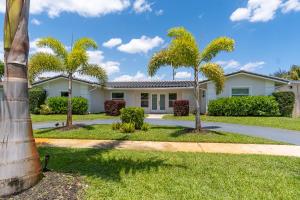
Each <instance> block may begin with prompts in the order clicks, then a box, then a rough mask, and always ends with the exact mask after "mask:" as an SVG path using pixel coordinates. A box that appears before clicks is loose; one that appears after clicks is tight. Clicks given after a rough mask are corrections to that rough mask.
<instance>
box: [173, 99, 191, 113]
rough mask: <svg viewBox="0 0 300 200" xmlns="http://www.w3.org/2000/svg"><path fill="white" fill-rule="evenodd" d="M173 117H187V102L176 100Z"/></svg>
mask: <svg viewBox="0 0 300 200" xmlns="http://www.w3.org/2000/svg"><path fill="white" fill-rule="evenodd" d="M173 110H174V116H188V115H189V110H190V108H189V101H188V100H176V101H175V102H174V108H173Z"/></svg>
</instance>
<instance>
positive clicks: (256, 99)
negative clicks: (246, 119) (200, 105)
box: [208, 96, 280, 116]
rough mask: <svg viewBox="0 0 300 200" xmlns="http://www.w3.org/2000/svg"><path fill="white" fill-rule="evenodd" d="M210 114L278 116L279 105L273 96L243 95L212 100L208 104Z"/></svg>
mask: <svg viewBox="0 0 300 200" xmlns="http://www.w3.org/2000/svg"><path fill="white" fill-rule="evenodd" d="M208 114H209V115H212V116H278V115H280V112H279V105H278V103H277V101H276V100H275V98H274V97H273V96H243V97H228V98H219V99H216V100H212V101H210V102H209V104H208Z"/></svg>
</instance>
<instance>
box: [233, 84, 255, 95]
mask: <svg viewBox="0 0 300 200" xmlns="http://www.w3.org/2000/svg"><path fill="white" fill-rule="evenodd" d="M233 89H249V94H248V95H240V96H252V87H251V86H232V87H231V88H230V96H231V97H239V96H238V95H234V96H233V95H232V90H233Z"/></svg>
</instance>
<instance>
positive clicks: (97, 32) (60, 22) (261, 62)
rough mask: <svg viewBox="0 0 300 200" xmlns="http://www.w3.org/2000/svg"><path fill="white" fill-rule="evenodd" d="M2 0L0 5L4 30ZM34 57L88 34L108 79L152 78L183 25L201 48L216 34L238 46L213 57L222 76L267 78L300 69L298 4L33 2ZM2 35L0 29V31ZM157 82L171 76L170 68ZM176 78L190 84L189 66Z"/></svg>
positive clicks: (269, 0)
mask: <svg viewBox="0 0 300 200" xmlns="http://www.w3.org/2000/svg"><path fill="white" fill-rule="evenodd" d="M4 2H5V1H4V0H0V11H1V15H0V17H1V19H0V21H1V23H2V24H1V26H2V27H3V11H4V4H5V3H4ZM31 3H32V5H31V19H30V20H31V23H30V41H31V53H35V52H37V51H43V50H44V51H47V49H46V50H45V49H39V48H37V47H36V46H35V41H36V40H37V39H39V38H42V37H46V36H52V37H55V38H57V39H59V40H61V41H62V42H63V43H64V44H65V45H66V46H70V45H71V41H72V35H73V37H74V39H76V38H80V37H91V38H93V39H94V40H95V41H96V42H97V43H98V46H99V49H98V50H96V51H91V52H89V55H90V57H91V58H90V59H91V62H94V63H98V64H100V65H101V66H103V67H104V68H105V69H106V70H107V72H108V73H109V78H110V80H147V79H149V78H148V76H147V63H148V61H149V59H150V57H151V55H152V54H153V53H154V52H155V51H158V50H160V49H161V48H163V47H165V46H166V45H167V44H168V42H169V41H170V39H169V38H168V37H167V36H166V34H167V31H168V29H169V28H171V27H174V26H184V27H185V28H187V29H188V30H189V31H191V32H192V33H193V34H194V35H195V37H196V38H197V40H198V43H199V47H200V49H201V48H203V47H205V45H207V44H208V43H209V41H211V40H212V39H214V38H216V37H219V36H228V37H232V38H233V39H235V41H236V49H235V51H234V52H233V53H222V54H220V55H219V56H218V57H216V58H215V59H214V61H216V62H218V63H219V64H221V65H222V66H223V67H224V69H225V72H227V73H229V72H232V71H237V70H240V69H244V70H249V71H253V72H257V73H263V74H270V73H272V72H274V71H276V70H278V69H279V68H281V69H288V68H289V67H290V66H291V65H292V64H300V36H299V32H300V26H299V21H300V0H230V1H228V0H201V1H199V0H189V1H186V0H173V1H170V0H31ZM1 34H2V32H1ZM154 78H155V79H166V80H167V79H171V78H172V70H171V68H169V67H166V68H163V69H161V70H160V71H159V72H158V74H157V77H154ZM176 79H187V80H189V79H192V76H191V71H190V70H188V69H186V68H181V69H178V70H177V78H176Z"/></svg>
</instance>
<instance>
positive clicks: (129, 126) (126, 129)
mask: <svg viewBox="0 0 300 200" xmlns="http://www.w3.org/2000/svg"><path fill="white" fill-rule="evenodd" d="M120 130H121V132H122V133H134V131H135V127H134V124H133V123H122V125H121V128H120Z"/></svg>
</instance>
